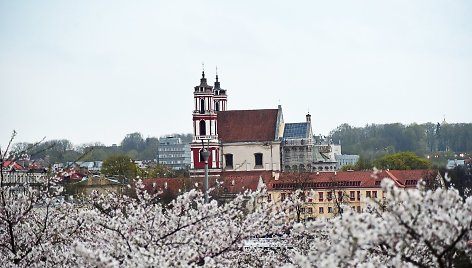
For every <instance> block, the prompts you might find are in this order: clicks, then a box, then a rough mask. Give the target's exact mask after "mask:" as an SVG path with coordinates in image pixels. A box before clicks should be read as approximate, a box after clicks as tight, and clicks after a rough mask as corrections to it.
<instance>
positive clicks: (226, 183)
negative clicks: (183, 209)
mask: <svg viewBox="0 0 472 268" xmlns="http://www.w3.org/2000/svg"><path fill="white" fill-rule="evenodd" d="M260 177H262V178H263V180H264V181H268V180H270V178H271V177H272V172H270V171H253V172H251V171H248V172H241V171H239V172H224V173H222V174H221V177H210V178H208V186H209V188H214V189H215V190H219V191H222V192H224V193H229V194H238V193H243V192H245V191H246V190H251V191H255V190H257V185H258V183H259V178H260ZM217 181H218V184H217ZM142 182H143V184H144V189H145V190H146V191H147V192H148V193H150V194H154V193H157V192H159V191H169V192H170V193H171V194H174V195H177V194H179V193H182V192H187V191H189V190H191V189H200V190H202V189H203V178H202V177H198V178H150V179H143V180H142ZM132 186H133V187H134V185H132Z"/></svg>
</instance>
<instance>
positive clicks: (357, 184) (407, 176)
mask: <svg viewBox="0 0 472 268" xmlns="http://www.w3.org/2000/svg"><path fill="white" fill-rule="evenodd" d="M432 173H433V171H428V170H392V171H381V172H379V173H377V174H375V175H374V174H373V173H372V172H371V171H344V172H320V173H281V174H280V177H279V179H278V180H275V179H272V180H270V181H266V185H267V189H269V190H272V189H293V188H299V187H300V186H298V184H303V183H306V184H307V185H306V186H305V187H306V188H331V187H333V183H334V184H336V187H346V188H347V187H349V188H351V187H354V188H380V182H381V181H382V179H384V178H390V179H392V180H393V181H394V182H395V183H396V184H397V186H399V187H416V183H417V182H418V181H419V180H420V179H425V178H426V175H427V174H432ZM407 180H409V181H410V182H412V181H414V182H415V183H414V184H411V183H410V184H408V183H407Z"/></svg>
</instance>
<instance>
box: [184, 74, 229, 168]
mask: <svg viewBox="0 0 472 268" xmlns="http://www.w3.org/2000/svg"><path fill="white" fill-rule="evenodd" d="M193 99H194V109H193V113H192V119H193V140H192V143H191V144H190V148H191V151H192V152H191V164H190V168H191V169H193V170H194V171H197V172H198V171H199V170H203V169H204V168H205V162H204V161H203V159H201V157H200V151H201V150H202V149H203V148H205V149H207V150H208V151H209V152H210V156H209V158H208V168H209V169H210V170H215V169H220V158H221V157H220V146H219V141H218V134H217V127H218V126H217V121H216V118H217V112H218V111H224V110H226V101H227V97H226V90H224V89H221V88H220V82H219V81H218V75H217V78H216V82H215V88H213V87H212V86H209V85H208V83H207V79H206V78H205V71H203V72H202V78H201V79H200V84H199V85H198V86H195V88H194V92H193Z"/></svg>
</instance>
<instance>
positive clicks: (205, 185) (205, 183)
mask: <svg viewBox="0 0 472 268" xmlns="http://www.w3.org/2000/svg"><path fill="white" fill-rule="evenodd" d="M202 147H203V148H202V151H201V152H200V156H201V158H202V159H203V161H205V180H204V181H203V188H204V189H203V190H204V191H205V192H204V193H205V204H208V158H209V157H210V152H208V149H207V148H205V143H204V142H203V140H202Z"/></svg>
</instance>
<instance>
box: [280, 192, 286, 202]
mask: <svg viewBox="0 0 472 268" xmlns="http://www.w3.org/2000/svg"><path fill="white" fill-rule="evenodd" d="M285 198H286V194H285V193H281V194H280V201H284V200H285Z"/></svg>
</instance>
